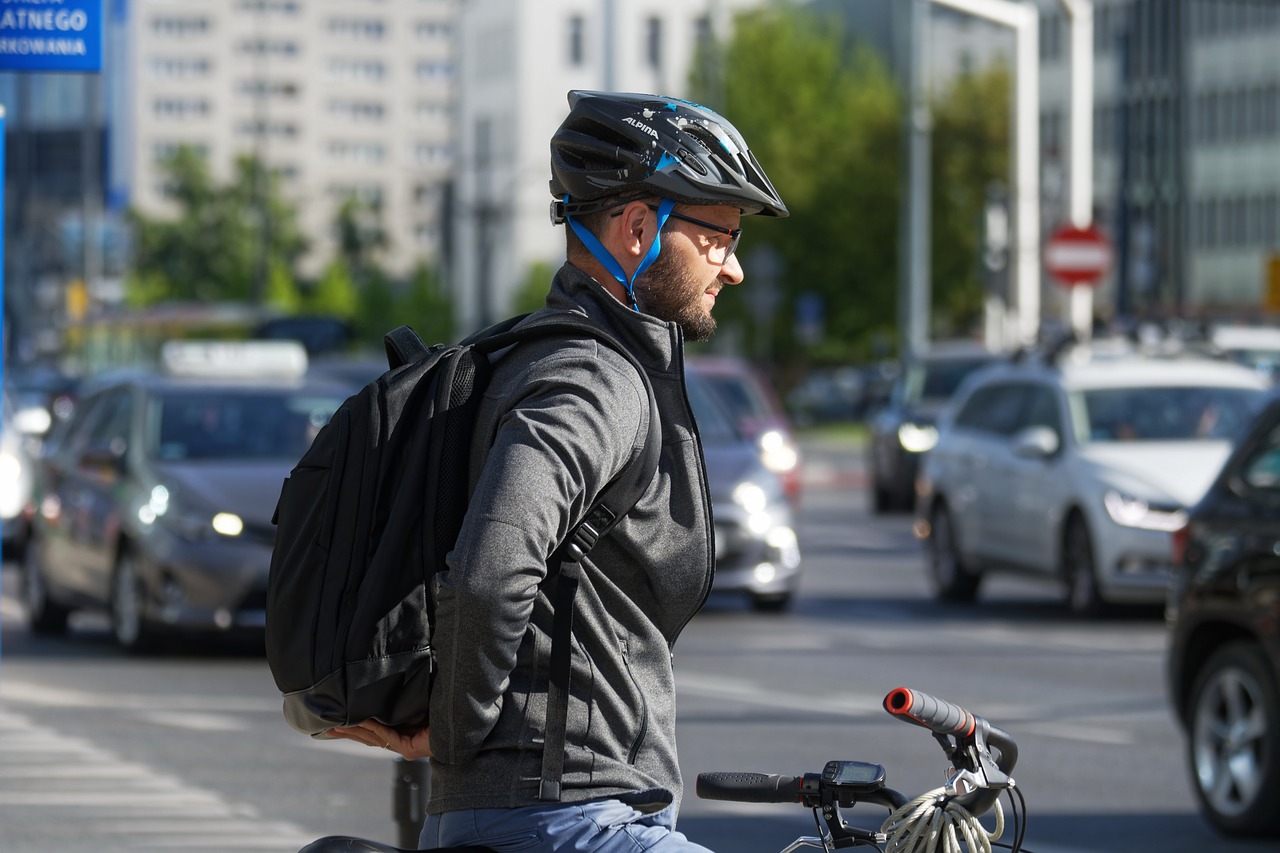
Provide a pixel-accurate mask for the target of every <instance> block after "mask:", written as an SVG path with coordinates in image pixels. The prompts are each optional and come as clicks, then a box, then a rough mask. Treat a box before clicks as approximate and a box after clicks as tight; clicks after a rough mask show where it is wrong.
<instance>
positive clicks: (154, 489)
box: [23, 341, 347, 650]
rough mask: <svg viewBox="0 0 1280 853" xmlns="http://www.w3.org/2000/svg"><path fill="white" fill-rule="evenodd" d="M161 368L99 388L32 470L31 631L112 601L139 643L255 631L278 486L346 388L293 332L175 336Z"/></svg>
mask: <svg viewBox="0 0 1280 853" xmlns="http://www.w3.org/2000/svg"><path fill="white" fill-rule="evenodd" d="M164 355H165V363H166V365H167V369H166V371H164V372H162V373H129V374H120V375H116V376H113V377H109V378H102V379H99V380H96V381H94V382H93V383H92V385H91V386H90V388H89V390H88V391H87V392H86V396H85V397H84V398H83V400H82V402H81V403H80V405H78V406H77V408H76V410H75V412H74V414H73V415H72V417H71V419H70V420H69V421H68V422H67V423H66V424H65V425H64V427H63V428H62V429H60V430H59V431H57V432H56V433H55V434H54V435H52V436H50V438H49V440H48V441H47V442H46V447H45V451H44V453H43V455H42V457H41V460H40V464H39V469H38V474H37V477H36V490H35V495H34V498H33V500H34V504H35V506H36V512H35V515H34V525H33V531H32V533H33V535H32V540H31V543H30V546H29V547H28V548H27V552H26V558H25V559H24V561H23V590H24V597H25V600H26V603H27V607H28V612H29V616H30V621H31V627H32V629H33V630H34V631H36V632H37V633H43V634H55V633H61V632H64V631H65V630H66V628H67V617H68V615H69V614H70V613H71V612H72V611H73V610H75V609H80V608H97V609H103V608H105V609H106V610H108V612H109V613H110V617H111V628H112V632H113V634H114V635H115V639H116V641H117V642H118V643H119V644H120V645H121V646H123V647H125V648H127V649H130V650H140V649H144V648H148V647H152V646H154V645H156V643H157V641H158V640H159V639H160V638H162V637H163V636H164V634H166V633H168V632H170V631H174V630H183V631H192V632H195V631H201V632H212V633H227V632H232V631H256V630H261V629H262V627H263V625H264V624H265V611H264V603H265V596H266V583H267V570H268V567H269V565H270V559H271V549H272V545H273V543H274V539H275V531H274V528H273V527H272V525H271V516H272V513H273V511H274V508H275V503H276V499H277V498H278V497H279V494H280V487H281V484H282V483H283V481H284V478H285V476H286V475H287V474H288V472H289V470H290V468H291V467H292V466H293V465H294V464H295V463H296V462H297V461H298V459H299V458H300V457H301V456H302V454H303V453H304V452H305V451H306V449H307V447H308V446H309V445H310V442H311V439H312V438H313V437H314V435H315V433H316V432H317V431H318V430H319V429H320V427H321V426H322V425H323V424H324V423H326V422H327V421H328V419H329V417H330V416H331V415H332V413H333V412H334V410H336V409H337V407H338V406H339V405H340V404H341V402H342V401H343V400H344V399H345V397H346V396H347V389H346V387H345V386H339V385H333V384H317V383H309V382H306V381H304V380H303V379H302V378H301V377H302V373H303V371H305V363H306V357H305V353H304V352H303V350H302V348H301V346H300V345H299V344H297V343H295V342H292V341H288V342H283V341H275V342H247V343H246V344H243V345H235V344H227V343H217V344H204V343H200V342H188V343H184V344H180V345H173V344H170V345H166V348H165V351H164Z"/></svg>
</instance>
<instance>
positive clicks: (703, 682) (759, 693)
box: [676, 671, 1164, 746]
mask: <svg viewBox="0 0 1280 853" xmlns="http://www.w3.org/2000/svg"><path fill="white" fill-rule="evenodd" d="M676 687H677V689H678V690H679V691H680V692H683V693H690V694H694V695H697V696H709V697H712V698H716V699H732V700H733V701H734V702H735V703H740V704H743V705H754V706H756V707H759V708H785V709H787V710H789V711H806V712H810V713H816V714H835V715H837V716H844V717H854V718H866V717H868V716H879V715H881V714H883V713H884V706H883V696H882V695H881V694H879V693H876V694H871V693H833V694H827V695H825V696H818V695H812V694H811V695H807V696H805V697H804V698H803V699H802V700H799V699H797V698H796V697H794V696H789V695H787V694H786V693H779V692H778V691H776V690H770V689H768V688H766V687H764V686H763V685H761V684H758V683H756V682H754V681H751V680H750V679H738V678H729V677H726V676H722V675H714V674H709V673H700V672H688V671H678V672H677V674H676ZM985 710H986V712H987V713H989V714H990V719H992V720H998V721H1000V722H1001V723H1002V724H1004V725H1006V726H1008V727H1009V728H1010V730H1012V728H1013V726H1014V725H1015V722H1016V721H1028V722H1016V725H1017V728H1018V729H1019V730H1021V731H1027V732H1030V731H1034V732H1036V733H1037V734H1040V735H1044V736H1045V737H1054V738H1059V739H1061V740H1070V741H1079V742H1083V743H1096V744H1103V745H1106V746H1128V745H1131V744H1133V743H1136V742H1137V736H1136V733H1135V727H1136V725H1137V723H1135V721H1134V716H1135V715H1130V716H1127V717H1126V718H1125V719H1123V720H1121V719H1119V718H1117V717H1116V716H1115V715H1113V714H1112V715H1108V716H1107V717H1106V718H1105V724H1104V723H1103V718H1101V717H1099V718H1097V719H1098V720H1099V724H1098V725H1090V724H1089V719H1091V718H1089V717H1077V718H1075V719H1073V721H1072V722H1070V723H1064V722H1031V721H1034V720H1036V719H1037V718H1039V719H1041V720H1043V718H1044V715H1043V709H1038V708H1035V707H1032V706H1029V705H1015V704H1011V703H998V704H996V705H992V706H990V707H988V708H987V709H985ZM1155 713H1164V712H1163V710H1158V711H1156V712H1155ZM1136 716H1150V714H1148V713H1146V712H1139V713H1138V714H1137V715H1136Z"/></svg>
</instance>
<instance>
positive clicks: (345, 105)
mask: <svg viewBox="0 0 1280 853" xmlns="http://www.w3.org/2000/svg"><path fill="white" fill-rule="evenodd" d="M328 110H329V114H330V115H333V116H336V117H338V118H340V119H344V120H346V121H353V122H378V121H382V120H383V118H385V117H386V107H385V106H383V105H382V104H380V103H378V102H377V101H353V100H346V99H339V98H334V99H333V100H331V101H329V105H328Z"/></svg>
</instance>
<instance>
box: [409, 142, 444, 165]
mask: <svg viewBox="0 0 1280 853" xmlns="http://www.w3.org/2000/svg"><path fill="white" fill-rule="evenodd" d="M452 156H453V151H452V149H451V148H450V147H449V146H448V145H446V144H444V143H440V142H419V143H417V144H416V145H414V146H413V162H414V165H416V166H444V165H447V164H448V163H449V161H450V159H451V158H452Z"/></svg>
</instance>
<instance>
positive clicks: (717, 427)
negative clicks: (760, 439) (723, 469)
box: [685, 374, 742, 444]
mask: <svg viewBox="0 0 1280 853" xmlns="http://www.w3.org/2000/svg"><path fill="white" fill-rule="evenodd" d="M685 378H686V382H685V388H686V389H687V390H688V392H689V406H690V408H692V409H693V417H694V418H695V419H696V420H697V422H698V436H699V437H700V438H701V439H702V441H703V443H704V444H730V443H734V442H739V441H742V436H741V434H740V433H739V432H738V430H737V428H736V427H735V426H734V425H733V422H732V421H731V420H730V419H729V416H728V414H727V413H726V412H725V409H724V403H723V402H722V401H721V399H720V398H719V397H718V396H716V395H713V394H712V392H711V389H710V388H709V387H708V385H707V382H706V378H705V377H703V376H695V375H693V374H686V376H685Z"/></svg>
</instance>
